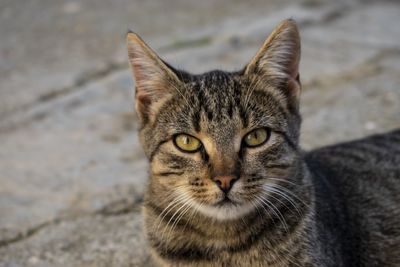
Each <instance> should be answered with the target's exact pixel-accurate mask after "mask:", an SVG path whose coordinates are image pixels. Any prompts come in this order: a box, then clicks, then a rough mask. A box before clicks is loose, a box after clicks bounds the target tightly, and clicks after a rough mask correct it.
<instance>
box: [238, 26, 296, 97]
mask: <svg viewBox="0 0 400 267" xmlns="http://www.w3.org/2000/svg"><path fill="white" fill-rule="evenodd" d="M299 62H300V35H299V30H298V28H297V25H296V22H295V21H294V20H292V19H287V20H284V21H282V22H281V23H280V24H279V25H278V26H277V27H276V28H275V29H274V31H273V32H272V33H271V34H270V35H269V37H268V38H267V40H266V41H265V42H264V44H263V46H262V47H261V48H260V50H259V51H258V52H257V54H256V55H255V56H254V57H253V59H252V60H251V62H250V63H249V64H248V65H247V66H246V68H245V71H244V73H245V75H256V77H257V76H258V77H257V78H258V79H269V80H276V81H278V82H279V83H282V82H283V83H284V85H285V88H284V90H285V91H286V93H287V94H288V96H289V97H290V98H291V99H292V100H293V101H295V102H296V101H298V98H299V95H300V88H301V86H300V79H299Z"/></svg>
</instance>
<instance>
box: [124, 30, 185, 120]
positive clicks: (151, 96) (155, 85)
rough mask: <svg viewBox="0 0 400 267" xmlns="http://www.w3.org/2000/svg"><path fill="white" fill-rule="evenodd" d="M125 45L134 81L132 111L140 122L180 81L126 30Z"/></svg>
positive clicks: (154, 110) (141, 42)
mask: <svg viewBox="0 0 400 267" xmlns="http://www.w3.org/2000/svg"><path fill="white" fill-rule="evenodd" d="M126 45H127V48H128V57H129V63H130V65H131V69H132V73H133V76H134V79H135V83H136V92H135V101H136V103H135V105H136V112H137V114H138V115H139V119H140V120H141V122H142V123H146V122H147V121H149V120H151V119H152V118H153V117H154V116H153V115H154V114H155V113H156V112H157V111H158V109H159V108H160V106H161V105H160V103H162V102H163V101H164V100H165V99H168V98H169V97H171V96H172V95H173V90H174V88H177V87H178V86H180V85H181V81H180V80H179V78H178V77H177V76H176V74H175V73H174V71H173V70H172V69H171V68H169V67H168V66H167V64H165V63H164V62H163V61H162V60H161V59H160V58H159V57H158V55H157V54H156V53H155V52H154V51H153V50H152V49H151V48H150V47H149V46H148V45H147V44H146V43H145V42H144V41H143V40H142V39H141V38H140V37H139V36H138V35H137V34H135V33H133V32H129V33H128V34H127V36H126Z"/></svg>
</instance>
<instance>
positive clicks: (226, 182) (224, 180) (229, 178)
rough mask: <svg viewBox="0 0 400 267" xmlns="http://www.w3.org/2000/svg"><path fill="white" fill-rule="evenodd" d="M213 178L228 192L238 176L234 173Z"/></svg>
mask: <svg viewBox="0 0 400 267" xmlns="http://www.w3.org/2000/svg"><path fill="white" fill-rule="evenodd" d="M213 180H214V182H215V183H216V184H217V185H218V187H219V188H220V189H221V190H222V191H224V193H228V192H229V190H230V189H231V188H232V186H233V184H234V183H235V182H236V180H237V177H236V176H234V175H220V176H216V177H215V178H214V179H213Z"/></svg>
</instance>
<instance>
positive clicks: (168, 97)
mask: <svg viewBox="0 0 400 267" xmlns="http://www.w3.org/2000/svg"><path fill="white" fill-rule="evenodd" d="M127 47H128V57H129V62H130V65H131V69H132V72H133V78H134V80H135V81H136V86H135V87H136V92H135V109H136V113H137V116H138V121H139V125H140V127H139V136H140V141H141V144H142V147H143V149H144V152H145V154H146V156H147V158H148V160H149V162H150V177H149V184H148V187H147V191H146V193H145V198H144V205H143V214H144V221H145V232H146V234H147V238H148V243H149V245H150V250H151V252H152V254H153V255H154V258H155V259H156V261H157V262H158V263H159V264H160V265H161V266H178V267H179V266H219V267H220V266H232V267H235V266H245V267H246V266H251V267H257V266H276V267H283V266H319V267H327V266H332V267H333V266H335V267H340V266H380V267H382V266H400V130H395V131H392V132H391V133H387V134H381V135H375V136H372V137H368V138H365V139H362V140H357V141H352V142H347V143H342V144H337V145H333V146H329V147H325V148H320V149H317V150H314V151H311V152H304V151H302V150H301V148H300V147H299V133H300V124H301V116H300V114H299V97H300V91H301V84H300V79H299V60H300V37H299V31H298V27H297V25H296V23H295V21H293V20H291V19H288V20H285V21H283V22H281V23H280V24H279V25H278V26H277V27H276V28H275V29H274V31H273V32H272V33H271V34H270V35H269V37H268V38H267V40H266V41H265V43H264V44H263V46H262V47H261V49H260V50H259V51H258V52H257V53H256V55H255V56H254V58H253V59H252V60H251V61H250V63H249V64H247V65H246V66H245V67H244V68H243V69H242V70H240V71H237V72H225V71H220V70H215V71H210V72H207V73H204V74H201V75H192V74H189V73H188V72H185V71H180V70H177V69H175V68H173V67H172V66H170V65H169V64H167V63H166V62H164V61H163V60H161V59H160V57H159V56H157V55H156V54H155V52H153V51H152V50H151V49H150V48H149V47H148V46H147V45H146V44H145V43H144V41H143V40H142V39H141V38H140V37H139V36H138V35H137V34H135V33H133V32H129V33H128V34H127Z"/></svg>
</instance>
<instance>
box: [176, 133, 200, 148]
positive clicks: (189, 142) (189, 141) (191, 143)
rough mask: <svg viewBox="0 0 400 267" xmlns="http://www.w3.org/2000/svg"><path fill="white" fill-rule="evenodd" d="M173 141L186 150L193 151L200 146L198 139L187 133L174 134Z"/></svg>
mask: <svg viewBox="0 0 400 267" xmlns="http://www.w3.org/2000/svg"><path fill="white" fill-rule="evenodd" d="M174 143H175V145H176V146H177V147H178V148H180V149H181V150H183V151H186V152H195V151H197V150H198V149H199V148H200V147H201V142H200V140H199V139H197V138H195V137H193V136H191V135H187V134H178V135H177V136H175V138H174Z"/></svg>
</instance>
